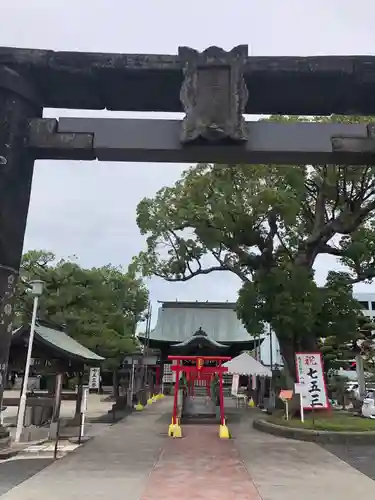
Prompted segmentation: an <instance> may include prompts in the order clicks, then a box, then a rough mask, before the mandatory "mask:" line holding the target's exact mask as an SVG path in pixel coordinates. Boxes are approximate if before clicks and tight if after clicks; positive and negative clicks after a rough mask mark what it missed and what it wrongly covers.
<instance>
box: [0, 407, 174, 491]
mask: <svg viewBox="0 0 375 500" xmlns="http://www.w3.org/2000/svg"><path fill="white" fill-rule="evenodd" d="M171 408H172V398H165V399H164V400H161V401H158V402H157V403H155V404H153V405H152V406H149V407H147V408H146V409H145V410H144V411H143V412H139V413H135V414H133V415H130V416H129V417H128V418H127V419H126V420H124V421H120V422H119V423H117V424H116V425H113V426H112V427H109V428H108V429H107V430H104V431H103V432H102V433H101V434H100V435H98V436H97V437H95V438H94V439H92V440H90V441H89V442H88V443H86V444H85V445H83V446H82V447H80V448H79V449H78V450H76V451H74V452H72V453H70V454H69V455H67V456H66V457H64V458H63V459H61V460H58V461H57V462H55V463H53V464H52V465H50V466H49V467H47V468H46V469H44V470H43V471H42V472H40V473H39V474H36V475H35V476H33V477H32V478H30V479H29V480H28V481H25V482H24V483H22V484H20V485H19V486H16V487H15V488H13V489H12V490H10V491H9V492H8V493H6V494H5V495H3V496H1V497H0V498H1V500H35V499H38V500H51V498H53V499H54V500H82V497H86V498H89V499H90V500H98V499H101V500H102V499H108V498H117V497H120V498H124V499H126V500H139V499H140V498H141V495H142V492H143V490H144V487H145V484H146V483H147V480H148V477H149V475H150V471H151V469H152V467H153V466H154V464H155V463H156V461H157V460H158V458H159V455H160V453H161V449H162V446H163V443H164V442H165V440H166V437H165V436H166V432H167V427H166V426H165V423H164V422H160V417H161V416H162V415H163V413H165V412H169V413H170V412H171ZM162 433H164V435H163V434H162Z"/></svg>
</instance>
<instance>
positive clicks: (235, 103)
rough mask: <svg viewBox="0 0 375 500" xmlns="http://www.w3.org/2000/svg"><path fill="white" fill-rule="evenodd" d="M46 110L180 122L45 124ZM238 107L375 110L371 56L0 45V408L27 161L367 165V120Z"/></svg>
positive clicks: (370, 157)
mask: <svg viewBox="0 0 375 500" xmlns="http://www.w3.org/2000/svg"><path fill="white" fill-rule="evenodd" d="M45 107H47V108H70V109H108V110H114V111H145V112H152V111H159V112H184V113H185V118H184V119H183V120H182V121H181V120H177V119H176V120H151V119H137V120H135V119H116V118H97V119H92V118H60V119H58V120H55V119H46V118H42V112H43V108H45ZM245 113H247V114H290V115H294V114H295V115H330V114H332V113H340V114H357V115H371V114H374V115H375V57H370V56H365V57H357V56H342V57H248V50H247V46H245V45H241V46H238V47H235V48H234V49H233V50H231V51H229V52H225V51H224V50H222V49H220V48H218V47H210V48H208V49H207V50H205V51H203V52H201V53H199V52H197V51H195V50H193V49H190V48H188V47H181V48H180V49H179V51H178V55H175V56H171V55H144V54H93V53H77V52H53V51H48V50H31V49H16V48H6V47H5V48H0V298H1V302H0V407H1V400H2V393H3V389H4V382H5V377H6V369H7V362H8V354H9V345H10V338H11V332H12V326H11V322H12V316H13V302H14V294H15V287H16V282H17V276H18V271H19V266H20V259H21V254H22V246H23V239H24V232H25V225H26V218H27V212H28V206H29V198H30V189H31V182H32V176H33V166H34V161H35V160H36V159H70V160H94V159H98V160H103V161H142V162H198V161H200V162H217V163H233V164H236V163H237V164H238V163H281V164H293V163H300V164H309V163H339V164H352V165H355V164H366V163H367V164H375V161H374V158H375V154H374V153H375V140H374V138H375V128H374V126H373V125H372V124H368V126H366V125H341V124H316V123H278V122H273V123H272V122H257V123H254V122H253V123H246V122H245V121H244V117H243V115H244V114H245ZM2 436H3V437H4V436H5V433H4V432H3V431H2V430H1V428H0V439H1V437H2Z"/></svg>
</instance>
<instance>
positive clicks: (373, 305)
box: [353, 292, 375, 318]
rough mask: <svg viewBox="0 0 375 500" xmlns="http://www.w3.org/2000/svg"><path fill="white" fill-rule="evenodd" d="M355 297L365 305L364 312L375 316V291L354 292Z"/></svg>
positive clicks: (372, 316) (371, 316)
mask: <svg viewBox="0 0 375 500" xmlns="http://www.w3.org/2000/svg"><path fill="white" fill-rule="evenodd" d="M353 295H354V297H355V298H356V299H357V300H358V302H360V304H361V305H362V307H363V314H365V315H366V316H370V318H375V293H363V292H361V293H354V294H353Z"/></svg>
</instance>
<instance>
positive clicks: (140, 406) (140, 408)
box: [134, 403, 144, 411]
mask: <svg viewBox="0 0 375 500" xmlns="http://www.w3.org/2000/svg"><path fill="white" fill-rule="evenodd" d="M134 408H135V409H136V411H141V410H143V409H144V406H143V405H141V403H138V404H137V405H135V406H134Z"/></svg>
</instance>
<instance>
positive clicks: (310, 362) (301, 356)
mask: <svg viewBox="0 0 375 500" xmlns="http://www.w3.org/2000/svg"><path fill="white" fill-rule="evenodd" d="M296 368H297V381H298V383H299V384H302V385H304V386H305V388H304V390H303V391H301V392H302V395H303V407H304V409H306V410H311V409H312V408H313V409H314V410H319V409H323V408H324V409H327V408H329V400H328V394H327V386H326V383H325V379H324V371H323V360H322V355H321V353H320V352H297V353H296Z"/></svg>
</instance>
